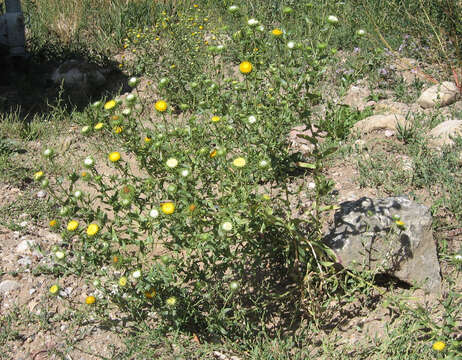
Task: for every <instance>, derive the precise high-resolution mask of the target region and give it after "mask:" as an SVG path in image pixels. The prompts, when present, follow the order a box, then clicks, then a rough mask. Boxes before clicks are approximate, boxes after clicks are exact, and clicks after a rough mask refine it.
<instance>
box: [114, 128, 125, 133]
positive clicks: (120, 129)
mask: <svg viewBox="0 0 462 360" xmlns="http://www.w3.org/2000/svg"><path fill="white" fill-rule="evenodd" d="M122 130H123V128H122V127H121V126H116V127H115V128H114V132H115V133H116V134H120V133H121V132H122Z"/></svg>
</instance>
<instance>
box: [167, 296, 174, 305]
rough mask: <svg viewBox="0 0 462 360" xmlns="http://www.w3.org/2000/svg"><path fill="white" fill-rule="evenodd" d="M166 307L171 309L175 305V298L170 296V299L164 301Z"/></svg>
mask: <svg viewBox="0 0 462 360" xmlns="http://www.w3.org/2000/svg"><path fill="white" fill-rule="evenodd" d="M166 303H167V305H168V306H170V307H173V306H175V305H176V297H174V296H172V297H169V298H168V299H167V301H166Z"/></svg>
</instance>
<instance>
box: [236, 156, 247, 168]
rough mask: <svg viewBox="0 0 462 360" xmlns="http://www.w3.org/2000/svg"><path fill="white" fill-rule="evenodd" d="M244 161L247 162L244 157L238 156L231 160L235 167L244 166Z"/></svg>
mask: <svg viewBox="0 0 462 360" xmlns="http://www.w3.org/2000/svg"><path fill="white" fill-rule="evenodd" d="M246 163H247V162H246V161H245V159H244V158H243V157H238V158H235V159H234V160H233V165H234V166H235V167H243V166H245V164H246Z"/></svg>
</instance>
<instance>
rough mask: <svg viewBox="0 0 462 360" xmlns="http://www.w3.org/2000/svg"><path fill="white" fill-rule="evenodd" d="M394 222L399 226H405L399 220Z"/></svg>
mask: <svg viewBox="0 0 462 360" xmlns="http://www.w3.org/2000/svg"><path fill="white" fill-rule="evenodd" d="M395 224H396V225H397V226H398V227H399V228H404V227H405V226H404V222H403V221H401V220H396V221H395Z"/></svg>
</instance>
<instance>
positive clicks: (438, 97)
mask: <svg viewBox="0 0 462 360" xmlns="http://www.w3.org/2000/svg"><path fill="white" fill-rule="evenodd" d="M458 94H459V89H458V88H457V86H456V84H454V83H453V82H450V81H444V82H443V83H441V84H437V85H433V86H432V87H430V88H428V89H427V90H425V91H424V92H423V93H422V94H421V95H420V97H419V99H418V100H417V103H418V104H419V105H420V106H421V107H422V108H424V109H428V108H432V107H435V106H437V105H439V106H446V105H450V104H452V103H453V102H455V101H456V100H457V95H458Z"/></svg>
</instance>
